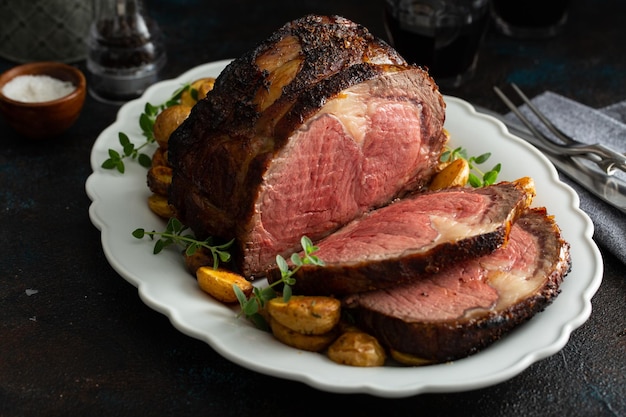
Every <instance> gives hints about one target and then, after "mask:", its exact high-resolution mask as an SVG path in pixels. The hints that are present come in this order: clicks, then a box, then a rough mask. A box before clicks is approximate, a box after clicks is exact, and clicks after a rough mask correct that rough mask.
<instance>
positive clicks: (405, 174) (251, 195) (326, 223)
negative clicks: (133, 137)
mask: <svg viewBox="0 0 626 417" xmlns="http://www.w3.org/2000/svg"><path fill="white" fill-rule="evenodd" d="M444 114H445V104H444V101H443V99H442V96H441V94H440V92H439V91H438V89H437V86H436V84H435V83H434V81H433V80H432V78H431V77H430V76H429V75H428V74H427V72H425V71H424V70H422V69H421V68H419V67H416V66H411V65H407V63H406V62H405V61H404V60H403V59H402V58H401V57H400V56H399V55H398V54H397V52H395V51H394V50H393V49H392V48H391V47H389V46H388V45H387V44H386V43H384V42H383V41H381V40H379V39H377V38H375V37H374V36H372V35H371V34H370V33H369V32H368V31H367V30H366V29H365V28H364V27H362V26H360V25H358V24H355V23H353V22H351V21H349V20H346V19H344V18H341V17H337V16H330V17H329V16H315V15H312V16H306V17H304V18H302V19H298V20H296V21H294V22H290V23H288V24H286V25H285V26H284V27H282V28H280V29H279V30H278V31H277V32H276V33H274V34H273V35H271V36H270V37H269V38H268V39H267V40H265V41H263V42H262V43H261V44H260V45H259V46H258V47H257V48H255V49H254V50H252V51H250V52H249V53H247V54H245V55H244V56H242V57H241V58H238V59H237V60H235V61H233V62H232V63H231V64H230V65H228V66H227V67H226V68H225V69H224V71H223V72H222V74H221V75H220V76H219V77H218V79H217V80H216V83H215V87H214V89H213V90H212V91H211V92H210V93H209V94H208V95H207V97H206V98H205V99H203V100H201V101H200V102H198V103H197V104H196V105H195V106H194V108H193V110H192V112H191V114H190V116H189V117H188V118H187V120H186V121H185V122H184V123H183V124H182V125H181V126H180V127H179V128H178V129H177V130H176V131H175V132H174V133H173V134H172V136H171V137H170V140H169V144H168V149H169V163H170V165H171V166H172V169H173V179H172V184H171V187H170V190H169V199H170V203H171V204H172V206H173V207H174V209H175V214H176V217H177V218H179V219H180V220H181V221H182V222H183V223H184V224H186V225H187V226H189V227H190V228H191V229H192V230H193V232H194V234H195V235H196V237H198V238H201V239H204V238H206V237H208V236H213V237H215V238H223V239H231V238H236V242H237V243H236V246H237V248H238V250H236V251H235V253H234V258H235V269H238V270H239V272H241V273H242V274H243V275H245V276H246V277H248V278H250V277H253V276H258V275H262V274H263V273H264V271H265V270H267V269H268V268H271V267H272V266H274V265H275V257H276V255H277V254H282V255H289V254H291V253H292V252H294V251H297V250H298V249H300V238H301V237H302V236H303V235H306V236H308V237H310V238H311V239H313V240H319V239H321V238H323V237H325V236H327V235H329V234H330V233H332V232H334V231H335V230H337V229H338V228H339V227H341V226H343V225H344V224H346V223H347V222H349V221H351V220H352V219H354V218H356V217H358V216H360V215H361V214H362V213H365V212H367V211H369V210H371V209H372V208H376V207H381V206H384V205H386V204H388V203H389V202H390V201H392V200H393V199H395V198H398V197H402V196H404V195H406V194H407V193H409V192H412V191H414V190H419V189H421V188H423V187H424V185H425V184H427V183H428V182H429V181H430V179H431V177H432V175H434V173H435V169H436V166H437V164H438V159H439V155H440V154H441V151H442V149H443V147H444V144H445V142H446V139H447V137H446V135H445V133H444V131H443V122H444Z"/></svg>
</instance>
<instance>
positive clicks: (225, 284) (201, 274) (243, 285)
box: [196, 266, 253, 303]
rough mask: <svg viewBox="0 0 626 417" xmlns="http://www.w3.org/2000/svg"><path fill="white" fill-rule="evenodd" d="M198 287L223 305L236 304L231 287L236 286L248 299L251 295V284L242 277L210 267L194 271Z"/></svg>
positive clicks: (235, 297)
mask: <svg viewBox="0 0 626 417" xmlns="http://www.w3.org/2000/svg"><path fill="white" fill-rule="evenodd" d="M196 278H197V280H198V285H199V286H200V288H201V289H202V290H203V291H205V292H206V293H207V294H209V295H211V296H212V297H213V298H215V299H216V300H218V301H221V302H223V303H235V302H237V301H238V300H237V295H235V291H234V290H233V285H236V286H238V287H239V288H240V289H241V291H243V293H244V294H245V295H246V297H249V296H250V294H252V290H253V287H252V284H251V283H250V281H248V280H246V279H245V278H244V277H243V276H241V275H239V274H236V273H234V272H231V271H228V270H226V269H221V268H218V269H213V267H212V266H201V267H200V268H198V269H197V270H196Z"/></svg>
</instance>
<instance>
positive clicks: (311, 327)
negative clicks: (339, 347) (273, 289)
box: [267, 295, 341, 335]
mask: <svg viewBox="0 0 626 417" xmlns="http://www.w3.org/2000/svg"><path fill="white" fill-rule="evenodd" d="M267 312H268V313H269V315H270V316H271V317H272V319H273V320H275V321H277V322H279V323H280V324H282V325H283V326H285V327H287V328H289V329H290V330H293V331H294V332H298V333H302V334H307V335H319V334H323V333H327V332H329V331H330V330H331V329H332V328H334V327H335V326H336V325H337V323H339V319H340V318H341V302H340V301H339V300H337V299H336V298H332V297H324V296H307V295H294V296H292V297H291V298H290V299H289V301H287V302H285V301H284V300H283V298H282V297H277V298H273V299H271V300H270V301H269V302H268V303H267Z"/></svg>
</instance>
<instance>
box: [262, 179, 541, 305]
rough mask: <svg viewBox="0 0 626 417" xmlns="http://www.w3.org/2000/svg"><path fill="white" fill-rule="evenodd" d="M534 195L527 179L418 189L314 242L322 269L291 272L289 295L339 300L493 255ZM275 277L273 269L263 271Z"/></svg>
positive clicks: (311, 267)
mask: <svg viewBox="0 0 626 417" xmlns="http://www.w3.org/2000/svg"><path fill="white" fill-rule="evenodd" d="M534 195H535V190H534V183H533V181H532V180H531V179H530V178H521V179H519V180H518V181H515V182H501V183H499V184H496V185H492V186H487V187H482V188H471V187H458V188H448V189H444V190H441V191H436V192H421V193H417V194H415V195H412V196H408V197H405V198H403V199H400V200H398V201H395V202H393V203H392V204H389V205H388V206H385V207H383V208H380V209H377V210H374V211H372V212H369V213H367V214H365V215H363V216H362V217H359V218H358V219H355V220H354V221H352V222H351V223H349V224H347V225H346V226H345V227H343V228H342V229H340V230H338V231H337V232H335V233H333V234H332V235H330V236H328V237H326V238H325V239H323V240H321V241H319V242H317V243H316V245H317V246H318V250H317V252H316V253H315V255H316V256H318V257H319V258H320V259H321V260H323V261H324V263H325V265H324V266H317V265H304V266H303V267H302V268H300V269H299V270H298V271H297V272H296V273H295V275H294V278H295V279H296V282H295V284H294V285H293V291H294V292H295V293H297V294H317V295H335V296H340V295H346V294H351V293H356V292H362V291H370V290H375V289H382V288H386V287H390V286H396V285H397V284H398V283H401V282H405V281H413V280H419V279H422V278H423V277H424V276H428V275H431V274H434V273H436V272H438V271H439V270H440V269H441V268H443V267H445V266H446V265H449V264H451V263H457V262H459V261H462V260H465V259H468V258H474V257H477V256H481V255H485V254H488V253H491V252H493V251H494V250H496V249H497V248H499V247H500V246H502V245H503V244H504V243H505V242H506V240H507V238H508V235H509V231H510V228H511V225H512V224H513V222H514V221H515V220H516V219H517V218H518V216H519V215H520V214H521V213H522V212H523V211H524V210H525V209H526V208H527V207H528V206H529V205H530V203H531V201H532V198H533V197H534ZM267 277H268V280H269V281H270V282H274V281H276V280H278V279H280V270H278V268H274V269H272V270H270V271H268V273H267Z"/></svg>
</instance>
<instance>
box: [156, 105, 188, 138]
mask: <svg viewBox="0 0 626 417" xmlns="http://www.w3.org/2000/svg"><path fill="white" fill-rule="evenodd" d="M190 112H191V106H187V105H184V104H175V105H173V106H170V107H168V108H166V109H165V110H163V111H162V112H161V113H159V114H158V115H157V117H156V119H155V120H154V126H153V127H152V131H153V134H154V139H155V140H156V141H157V143H158V144H159V147H160V148H162V149H167V142H168V141H169V140H170V135H171V134H172V132H173V131H175V130H176V128H177V127H178V126H180V124H181V123H182V122H184V121H185V119H186V118H187V117H188V116H189V113H190Z"/></svg>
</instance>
